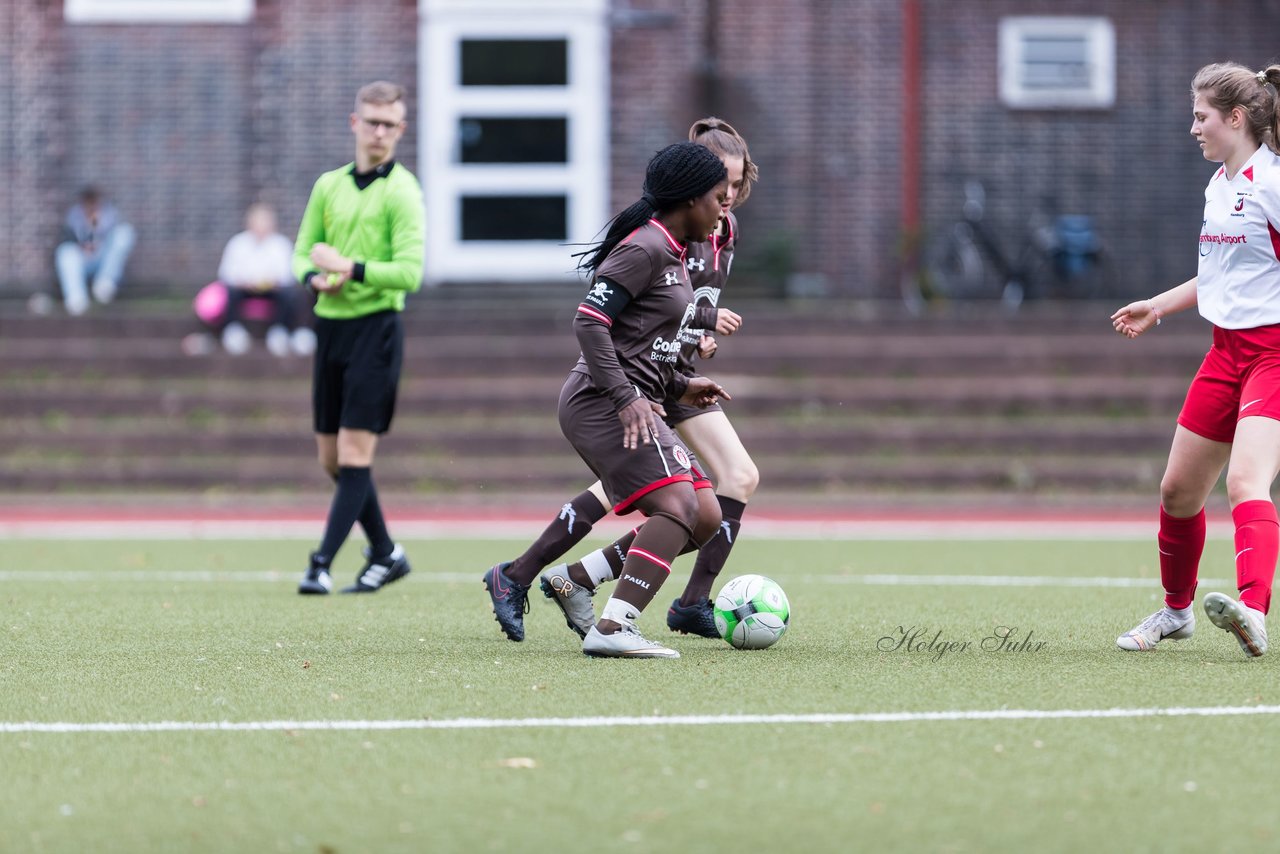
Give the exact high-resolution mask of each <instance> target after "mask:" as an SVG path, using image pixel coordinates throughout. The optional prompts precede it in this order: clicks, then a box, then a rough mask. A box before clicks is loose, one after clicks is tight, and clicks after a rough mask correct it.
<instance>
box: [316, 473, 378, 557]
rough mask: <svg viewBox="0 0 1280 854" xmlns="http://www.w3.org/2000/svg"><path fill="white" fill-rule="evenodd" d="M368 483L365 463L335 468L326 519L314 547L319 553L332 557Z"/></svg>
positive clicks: (353, 519)
mask: <svg viewBox="0 0 1280 854" xmlns="http://www.w3.org/2000/svg"><path fill="white" fill-rule="evenodd" d="M372 483H373V480H372V478H371V477H370V473H369V467H368V466H364V467H361V468H357V467H355V466H342V467H341V468H339V469H338V488H337V489H336V490H335V491H334V493H333V503H332V504H330V505H329V519H328V521H327V522H326V523H325V526H324V539H323V540H321V541H320V548H319V549H318V551H319V553H320V554H321V555H323V556H325V557H327V558H328V559H329V560H333V558H334V556H335V555H337V553H338V549H340V548H342V544H343V543H345V542H346V541H347V535H348V534H350V533H351V526H352V525H354V524H355V523H356V519H357V518H358V517H359V516H360V511H361V510H362V509H363V508H364V504H365V500H366V499H367V498H368V497H369V488H370V486H371V485H372Z"/></svg>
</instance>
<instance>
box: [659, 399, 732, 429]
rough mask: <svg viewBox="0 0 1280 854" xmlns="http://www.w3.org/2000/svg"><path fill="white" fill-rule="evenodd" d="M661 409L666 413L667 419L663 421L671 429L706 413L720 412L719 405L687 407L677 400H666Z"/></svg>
mask: <svg viewBox="0 0 1280 854" xmlns="http://www.w3.org/2000/svg"><path fill="white" fill-rule="evenodd" d="M662 408H663V409H665V410H666V411H667V417H666V418H665V419H663V420H664V421H666V422H667V424H669V425H671V426H672V427H674V426H676V425H677V424H682V423H684V422H685V421H688V420H689V419H690V418H696V417H697V416H699V415H702V414H704V413H707V412H721V411H723V410H722V409H721V408H720V404H718V403H713V404H711V405H710V406H705V407H704V406H687V405H685V404H683V403H681V402H680V401H678V400H672V399H671V398H669V397H668V398H667V399H666V400H664V401H663V402H662Z"/></svg>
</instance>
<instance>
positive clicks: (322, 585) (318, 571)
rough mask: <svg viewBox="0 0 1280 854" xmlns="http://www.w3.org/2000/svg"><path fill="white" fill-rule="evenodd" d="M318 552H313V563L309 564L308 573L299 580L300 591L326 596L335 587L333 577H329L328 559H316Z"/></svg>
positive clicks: (305, 593)
mask: <svg viewBox="0 0 1280 854" xmlns="http://www.w3.org/2000/svg"><path fill="white" fill-rule="evenodd" d="M317 557H318V554H317V553H316V552H312V553H311V563H310V564H309V565H308V566H307V574H306V575H304V576H302V581H300V582H298V592H299V593H302V594H303V595H310V596H326V595H328V593H329V591H330V590H332V589H333V579H332V578H330V577H329V563H328V561H320V560H316V558H317Z"/></svg>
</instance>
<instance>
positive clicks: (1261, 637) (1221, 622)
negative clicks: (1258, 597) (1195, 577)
mask: <svg viewBox="0 0 1280 854" xmlns="http://www.w3.org/2000/svg"><path fill="white" fill-rule="evenodd" d="M1204 612H1205V614H1206V615H1208V617H1209V621H1210V622H1212V623H1213V624H1214V625H1215V626H1217V627H1218V628H1220V629H1222V630H1224V631H1228V632H1231V634H1233V635H1235V636H1236V640H1238V641H1239V642H1240V648H1241V649H1242V650H1244V654H1245V655H1247V656H1249V657H1251V658H1257V657H1258V656H1260V655H1265V654H1266V652H1267V617H1266V615H1265V614H1263V613H1262V612H1261V611H1255V610H1254V609H1252V608H1250V607H1249V606H1248V605H1246V604H1244V603H1243V602H1237V601H1236V600H1235V599H1232V598H1231V597H1230V596H1228V595H1227V594H1225V593H1210V594H1209V595H1208V596H1206V597H1204Z"/></svg>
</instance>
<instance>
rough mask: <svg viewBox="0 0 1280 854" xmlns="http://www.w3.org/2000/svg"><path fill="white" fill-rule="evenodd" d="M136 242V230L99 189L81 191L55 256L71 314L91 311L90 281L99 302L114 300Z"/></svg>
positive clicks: (63, 291) (59, 281) (66, 222)
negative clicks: (103, 196)
mask: <svg viewBox="0 0 1280 854" xmlns="http://www.w3.org/2000/svg"><path fill="white" fill-rule="evenodd" d="M134 240H135V234H134V230H133V226H131V225H129V223H127V222H124V221H123V220H122V219H121V218H120V212H119V211H118V210H116V206H115V205H113V204H111V203H110V202H107V201H106V200H104V199H103V198H102V193H101V192H100V191H99V190H98V188H97V187H85V188H84V189H83V190H81V191H80V200H79V201H78V202H76V204H75V205H73V206H72V207H71V209H70V210H69V211H67V216H66V219H65V220H64V221H63V224H62V238H61V242H60V243H59V244H58V248H57V249H56V250H54V256H53V260H54V267H55V268H56V269H57V271H58V284H59V285H60V286H61V287H62V301H63V304H64V305H65V306H66V308H67V313H68V314H74V315H80V314H84V313H85V312H86V311H87V310H88V309H89V282H90V281H92V282H93V285H92V288H93V298H94V299H96V300H97V301H98V302H100V303H103V304H104V305H105V304H106V303H109V302H111V300H113V299H114V298H115V295H116V291H117V289H118V288H119V286H120V277H121V275H122V274H123V273H124V265H125V262H126V261H128V260H129V253H130V252H131V251H133V244H134Z"/></svg>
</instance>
